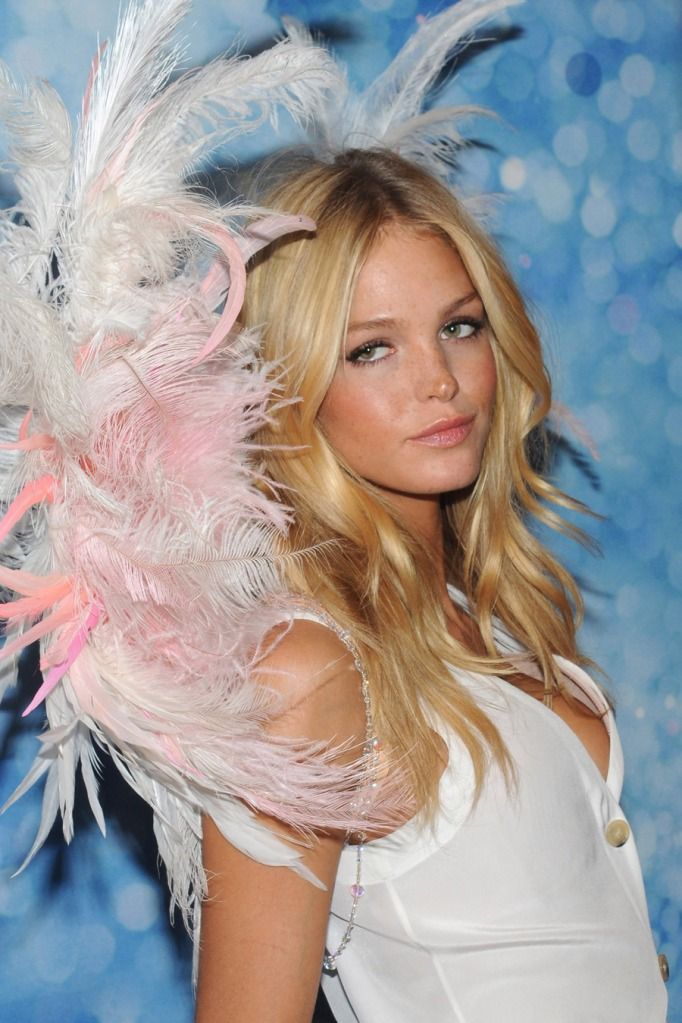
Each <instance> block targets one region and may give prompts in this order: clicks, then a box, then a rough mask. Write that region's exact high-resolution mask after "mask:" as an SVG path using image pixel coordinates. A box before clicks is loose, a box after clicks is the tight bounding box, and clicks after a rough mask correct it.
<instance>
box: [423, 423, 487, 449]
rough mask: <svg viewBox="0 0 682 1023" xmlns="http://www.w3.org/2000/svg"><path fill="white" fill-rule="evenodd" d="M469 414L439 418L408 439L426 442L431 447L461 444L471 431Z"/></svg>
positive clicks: (449, 446)
mask: <svg viewBox="0 0 682 1023" xmlns="http://www.w3.org/2000/svg"><path fill="white" fill-rule="evenodd" d="M475 418H476V417H475V416H473V415H471V416H458V417H457V418H456V419H439V420H438V422H437V423H433V425H432V426H428V427H427V428H426V430H423V431H422V433H418V434H417V436H416V437H410V440H412V441H414V442H415V443H417V444H426V445H427V446H428V447H432V448H452V447H456V446H457V444H461V443H462V441H463V440H466V438H467V437H468V436H469V434H470V433H471V428H472V427H473V425H474V419H475Z"/></svg>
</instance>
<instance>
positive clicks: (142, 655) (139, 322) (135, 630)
mask: <svg viewBox="0 0 682 1023" xmlns="http://www.w3.org/2000/svg"><path fill="white" fill-rule="evenodd" d="M187 8H188V3H187V2H186V0H147V2H146V3H144V4H142V5H141V6H132V7H130V8H129V10H128V11H127V13H126V14H125V15H124V16H123V17H122V20H121V22H120V25H119V28H118V31H117V34H116V37H115V39H114V41H113V43H112V44H111V46H108V47H105V48H102V49H101V51H100V53H99V54H98V56H97V58H96V60H95V62H94V64H93V68H92V74H91V78H90V83H89V85H88V89H87V93H86V97H85V100H84V103H83V111H82V116H81V120H80V123H79V125H78V129H77V131H76V133H75V138H74V140H73V141H72V139H71V127H70V123H69V118H68V116H67V114H66V112H65V110H64V108H63V106H62V104H61V102H60V100H59V98H58V96H57V95H56V94H55V93H54V91H53V90H52V89H51V88H50V87H49V86H48V85H46V84H45V83H42V82H35V83H31V84H29V85H28V86H26V87H22V86H20V85H18V84H16V83H15V82H14V81H13V79H12V77H11V75H10V74H9V72H8V71H6V70H5V69H3V70H2V77H1V79H0V105H1V107H2V113H3V115H4V118H5V122H6V124H7V126H8V129H9V134H10V137H11V144H12V148H11V153H10V156H11V159H12V161H13V163H14V165H15V167H16V184H17V189H18V191H19V195H20V200H19V203H18V205H17V207H16V208H15V209H14V210H13V211H7V212H5V214H4V215H3V216H2V220H0V224H1V228H0V231H1V235H0V243H1V244H0V265H1V274H0V289H1V296H2V300H1V302H0V336H1V338H2V343H1V345H0V379H1V381H2V384H1V386H2V402H3V405H4V407H5V413H4V419H3V424H2V429H3V432H2V435H1V436H0V440H2V449H1V451H0V455H1V456H2V463H1V464H2V471H1V473H0V499H2V501H3V504H4V517H3V518H2V520H1V522H0V543H2V550H3V552H4V556H3V558H2V560H1V561H0V565H1V566H2V567H0V586H2V587H4V588H5V589H6V590H9V591H10V592H11V594H12V597H11V599H10V600H9V601H8V602H6V603H5V604H4V606H2V608H0V616H1V617H2V618H3V619H5V621H6V622H7V630H6V641H5V644H4V647H3V648H2V649H0V657H2V658H3V659H4V661H5V662H7V661H8V660H10V659H15V658H16V657H17V656H18V654H19V653H20V652H21V650H23V649H24V648H25V647H26V646H27V645H28V644H29V643H32V642H33V641H35V640H40V642H41V668H42V673H43V681H42V684H41V685H40V687H39V689H38V691H37V692H36V693H35V696H34V698H33V699H32V701H31V703H30V705H29V706H28V707H27V709H26V713H29V712H31V711H32V710H33V709H34V708H35V707H36V706H37V705H38V704H39V703H41V702H43V701H44V703H45V707H46V713H47V719H48V725H49V727H48V729H47V731H45V732H44V733H43V734H42V735H41V737H40V740H41V749H40V752H39V753H38V755H37V757H36V759H35V762H34V764H33V766H32V768H31V769H30V771H29V773H28V775H27V777H26V778H25V779H24V781H23V782H22V784H21V785H20V786H19V788H18V789H17V791H16V792H15V793H14V795H13V796H12V797H11V799H10V801H9V802H10V803H11V802H13V801H14V800H15V799H16V798H18V797H19V796H20V795H21V794H22V793H23V792H25V791H26V789H27V788H28V787H29V786H30V785H32V784H33V783H34V782H35V781H37V780H38V779H39V778H41V777H43V776H45V788H44V798H43V812H42V819H41V823H40V827H39V830H38V834H37V835H36V838H35V842H34V844H33V847H32V849H31V851H30V853H29V856H28V859H30V858H31V856H32V855H33V854H34V853H35V851H36V850H37V849H38V848H39V847H40V845H41V844H42V843H43V841H44V840H45V838H46V836H47V834H48V832H49V830H50V827H51V825H52V823H53V821H54V819H55V817H56V815H57V813H58V812H59V811H60V812H61V816H62V819H63V830H64V835H65V838H66V839H67V841H68V840H69V839H70V838H71V835H72V832H73V801H74V782H75V776H76V773H77V771H78V769H80V771H81V774H82V777H83V779H84V782H85V788H86V791H87V795H88V798H89V801H90V805H91V807H92V810H93V813H94V815H95V817H96V819H97V821H98V823H99V826H100V828H101V829H102V831H104V820H103V816H102V811H101V808H100V804H99V800H98V791H97V788H98V786H97V750H98V749H99V748H101V749H103V750H107V751H108V752H109V754H110V755H111V756H112V758H113V760H114V761H115V763H116V764H117V766H118V768H119V769H120V771H121V773H122V774H123V776H124V777H125V778H126V779H127V781H128V782H129V783H130V784H131V786H132V787H133V788H134V789H135V790H136V791H137V792H138V793H139V794H140V795H141V796H142V797H143V798H144V799H145V800H147V802H148V803H149V804H150V805H151V807H152V809H153V812H154V827H155V832H156V838H157V840H158V844H159V850H160V853H161V856H162V857H163V859H164V861H165V863H166V866H167V870H168V877H169V882H170V886H171V892H172V899H173V903H174V904H176V905H178V906H179V907H180V909H181V910H182V913H183V915H184V917H185V920H186V922H188V923H190V922H191V919H192V916H193V914H194V912H195V910H196V904H197V903H196V899H197V895H198V896H201V894H202V893H203V891H204V881H205V879H204V875H203V870H202V866H201V856H200V836H201V814H202V813H208V814H210V815H211V817H213V818H214V820H215V821H216V823H217V824H218V826H219V827H220V829H221V830H222V832H223V833H224V834H225V835H226V837H227V838H228V839H229V840H230V841H231V842H232V843H233V844H234V845H236V846H237V847H239V848H241V849H243V850H244V851H246V852H248V853H249V854H250V855H252V856H255V857H257V858H258V859H260V860H262V861H264V862H272V863H275V862H276V863H286V864H288V865H290V866H292V867H293V868H294V869H298V870H300V871H301V872H303V873H305V870H304V868H303V867H302V866H301V865H300V864H299V863H298V858H299V857H298V853H297V851H296V850H295V849H294V848H292V847H289V846H285V845H284V844H283V843H282V842H281V841H279V840H278V839H277V838H275V836H274V835H273V834H271V833H270V832H268V831H267V829H265V828H264V827H263V826H262V825H259V824H258V823H257V822H256V821H255V819H254V817H253V814H252V813H251V812H250V810H249V809H248V808H247V804H248V805H249V806H252V807H256V808H258V809H259V810H262V811H265V812H268V813H271V814H274V815H275V816H277V817H280V818H282V819H284V820H286V821H288V822H289V823H290V824H291V825H293V826H295V827H298V828H301V829H302V830H305V829H306V828H310V827H312V826H313V824H315V825H317V826H333V827H347V826H352V825H353V823H354V822H356V823H357V821H358V819H359V814H358V809H357V805H355V804H354V803H353V802H352V800H351V798H350V795H351V794H352V791H353V787H354V785H355V783H357V780H358V771H359V763H360V760H361V759H362V758H359V761H358V765H356V767H354V768H350V769H342V768H340V767H337V766H335V764H334V758H333V751H329V750H322V749H320V748H318V747H312V746H306V745H302V744H300V743H299V744H297V743H291V742H288V741H285V740H279V741H278V740H274V739H272V738H268V737H267V736H266V735H265V733H264V729H263V725H264V722H265V721H266V720H267V718H268V716H269V715H270V714H272V713H276V709H277V708H276V706H274V704H273V700H274V697H273V695H272V694H268V693H267V691H265V690H264V689H262V688H259V687H258V686H256V685H255V684H254V683H253V682H252V681H251V669H252V667H253V664H254V661H255V659H256V658H257V656H258V651H259V648H260V644H261V643H262V641H263V637H264V636H265V635H266V634H267V632H268V630H269V629H270V628H271V626H272V625H273V623H274V622H276V621H281V620H282V617H283V613H284V612H283V606H284V605H285V604H286V600H285V598H284V596H283V595H282V593H281V584H280V580H279V574H278V555H277V538H278V536H279V535H280V534H281V533H282V531H284V530H286V528H287V512H286V509H285V508H284V506H283V505H282V504H281V502H279V501H274V500H271V499H269V498H268V497H266V496H264V493H263V491H262V490H261V489H260V487H259V473H258V453H257V451H254V450H253V446H252V444H251V441H250V438H251V436H252V434H253V433H254V431H255V430H256V429H257V428H258V426H259V425H261V424H262V423H263V422H264V421H265V419H266V418H267V417H268V416H269V415H270V414H271V413H272V408H273V401H274V402H275V403H276V400H277V397H276V393H274V392H273V384H272V377H273V374H272V372H271V370H272V367H268V366H263V365H260V364H259V362H258V359H257V357H256V350H255V345H256V341H257V339H256V338H255V337H254V336H253V335H251V334H249V333H244V332H241V333H239V332H238V330H237V328H236V327H235V321H236V317H237V315H238V313H239V309H240V306H241V302H242V297H243V292H244V280H245V268H244V262H245V259H247V258H248V257H249V256H250V255H252V254H253V252H255V251H257V249H258V248H259V247H260V246H261V245H263V244H267V242H268V240H270V239H272V238H274V237H277V236H279V235H280V234H282V233H284V232H286V231H291V230H310V229H311V228H312V227H313V226H314V225H312V224H311V223H310V222H306V221H304V220H302V219H301V218H287V217H282V216H272V217H265V218H264V219H261V220H260V221H258V222H257V223H256V224H255V225H254V226H253V227H252V229H251V230H250V231H247V232H246V233H244V232H241V231H240V229H239V227H238V224H239V223H240V220H241V218H242V217H243V216H244V215H247V214H248V215H249V216H250V217H252V216H253V210H252V209H247V208H246V207H231V208H228V209H222V208H220V207H219V206H218V205H217V204H216V203H212V202H211V201H210V200H209V199H208V198H207V197H205V196H201V195H199V194H198V193H197V192H196V191H192V190H191V189H190V188H189V187H187V185H186V179H187V175H188V174H189V173H190V172H191V171H192V170H193V169H195V168H196V166H197V163H198V161H200V160H201V158H202V157H203V156H205V154H206V153H207V152H209V151H210V150H211V149H212V148H213V147H215V146H216V145H218V144H222V143H224V142H225V140H228V141H229V140H230V139H231V138H233V137H234V136H235V135H236V134H238V133H243V132H246V131H252V130H254V129H255V128H256V127H258V126H259V125H260V124H261V123H263V121H264V120H266V119H271V120H272V119H274V118H275V117H276V115H277V110H278V109H279V108H282V107H283V108H285V109H286V110H288V111H289V112H290V113H291V114H292V115H293V116H294V118H298V119H301V118H303V117H306V116H310V113H311V111H314V110H315V108H316V106H317V104H318V103H319V102H321V101H322V99H323V97H324V93H325V90H326V89H327V88H328V87H329V86H330V84H333V83H334V82H335V81H336V71H335V69H334V68H333V66H332V65H331V64H330V61H329V58H328V57H327V56H326V54H325V53H324V52H323V51H321V50H319V49H317V48H315V47H312V46H310V45H309V44H308V43H306V44H305V45H302V44H301V43H299V42H297V41H296V40H293V39H289V40H284V41H283V42H281V43H279V44H277V45H275V46H274V47H273V48H272V49H270V50H268V51H266V52H264V53H262V54H260V55H259V56H258V57H254V58H252V59H241V58H237V57H233V58H231V59H227V60H221V61H216V62H214V63H212V64H210V65H208V66H206V67H204V68H201V69H199V70H197V71H194V72H192V73H188V74H184V75H181V76H180V77H177V78H172V75H173V73H174V72H175V71H176V69H177V67H178V63H179V60H180V56H181V54H180V51H179V50H178V49H177V48H172V47H171V38H172V35H173V33H174V31H175V29H176V26H177V24H178V22H179V21H180V19H181V18H182V16H183V15H184V14H185V13H186V10H187ZM275 391H276V388H275ZM3 678H4V684H5V685H6V684H7V683H8V682H10V681H11V673H9V672H4V674H3ZM306 876H309V877H310V879H311V880H314V878H313V877H312V875H309V874H307V875H306Z"/></svg>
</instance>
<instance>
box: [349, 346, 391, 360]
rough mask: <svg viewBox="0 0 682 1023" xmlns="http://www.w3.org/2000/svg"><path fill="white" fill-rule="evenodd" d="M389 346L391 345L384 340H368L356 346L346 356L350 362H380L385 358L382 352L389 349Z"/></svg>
mask: <svg viewBox="0 0 682 1023" xmlns="http://www.w3.org/2000/svg"><path fill="white" fill-rule="evenodd" d="M388 348H389V346H388V345H387V344H386V343H385V342H384V341H367V342H366V343H365V344H363V345H359V346H358V347H357V348H354V349H353V351H352V352H350V354H349V355H347V356H346V358H347V360H348V362H354V363H367V362H379V361H380V360H381V359H383V358H385V356H384V355H383V354H382V353H383V352H384V351H388Z"/></svg>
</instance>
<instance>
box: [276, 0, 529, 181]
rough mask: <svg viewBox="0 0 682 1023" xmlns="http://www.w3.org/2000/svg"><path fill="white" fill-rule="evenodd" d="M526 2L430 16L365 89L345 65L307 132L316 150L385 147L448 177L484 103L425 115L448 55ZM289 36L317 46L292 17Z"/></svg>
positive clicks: (479, 4) (487, 0)
mask: <svg viewBox="0 0 682 1023" xmlns="http://www.w3.org/2000/svg"><path fill="white" fill-rule="evenodd" d="M523 2H524V0H460V2H459V3H457V4H454V5H453V6H452V7H448V8H447V10H445V11H442V12H441V13H440V14H438V15H436V16H435V17H434V18H430V19H425V20H424V21H423V22H422V24H421V25H420V27H419V28H418V29H417V31H416V32H415V33H414V34H413V35H412V36H411V37H410V39H409V40H408V41H407V43H406V44H405V45H404V46H403V48H402V50H400V52H399V53H398V54H397V55H396V57H395V58H394V59H393V61H392V62H391V64H389V66H388V67H387V68H386V70H385V71H384V72H383V73H382V74H381V75H380V76H379V78H377V79H376V81H374V82H372V84H371V85H369V86H368V87H367V89H366V90H365V91H364V92H361V93H358V92H355V91H354V90H353V89H352V87H351V85H350V84H349V81H348V76H347V73H346V70H345V68H344V67H343V66H342V65H338V66H337V74H338V84H337V86H336V88H335V89H334V90H333V91H331V92H330V93H329V94H328V102H327V104H326V106H325V107H324V108H323V110H322V111H321V112H320V111H319V110H318V111H315V112H313V115H312V117H311V119H310V122H309V129H308V137H309V140H310V144H311V146H312V149H313V152H314V154H315V155H316V156H317V157H319V158H321V159H323V160H325V159H330V158H333V156H334V155H335V154H336V153H338V152H341V151H342V150H344V149H373V148H375V147H377V146H385V147H386V148H388V149H392V150H394V151H395V152H398V153H400V154H401V155H403V156H404V157H406V159H409V160H413V161H414V162H415V163H420V164H422V165H424V166H426V167H427V169H428V170H430V171H431V173H433V174H435V175H436V176H439V177H442V178H443V177H444V178H446V179H447V178H448V176H449V174H450V173H451V170H452V164H453V158H454V154H456V152H457V150H458V149H459V148H460V147H461V146H462V145H463V144H464V140H463V139H462V136H461V135H460V133H459V131H458V128H457V125H458V123H459V122H460V121H461V120H462V119H463V118H465V117H468V116H469V115H471V114H474V113H484V112H485V111H482V110H481V108H479V107H473V106H464V107H441V108H436V109H433V110H429V111H426V112H424V109H423V108H424V104H425V102H426V99H427V97H428V94H429V91H430V89H431V88H432V87H433V85H434V83H435V82H436V80H437V78H438V76H439V75H440V73H441V72H442V70H443V67H444V65H445V63H446V62H447V60H448V59H449V58H451V57H453V56H455V55H456V54H457V53H458V52H460V51H461V50H464V49H466V47H467V45H468V43H469V42H470V41H471V39H472V36H473V33H474V31H475V30H476V29H477V28H478V27H479V26H480V25H482V24H483V23H484V22H486V21H488V20H490V19H491V18H492V17H493V16H494V15H495V14H497V13H499V12H500V11H502V10H504V8H506V7H511V6H514V5H515V4H519V3H523ZM285 27H286V30H287V33H288V35H289V38H290V39H292V41H296V42H298V43H300V44H302V45H304V44H305V43H306V42H307V43H308V45H312V39H311V37H310V34H309V33H308V32H307V30H306V29H305V28H304V27H303V26H301V25H300V24H299V23H298V22H296V21H295V20H293V19H286V20H285Z"/></svg>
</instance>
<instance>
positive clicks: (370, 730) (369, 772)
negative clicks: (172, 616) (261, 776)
mask: <svg viewBox="0 0 682 1023" xmlns="http://www.w3.org/2000/svg"><path fill="white" fill-rule="evenodd" d="M303 616H305V617H306V618H309V619H312V620H314V621H317V622H319V623H320V624H321V625H325V626H326V627H327V628H328V629H331V631H332V632H334V633H336V635H337V636H338V637H339V639H340V640H341V642H342V643H343V645H344V646H345V647H346V649H347V650H348V651H349V652H350V654H351V656H352V658H353V664H354V665H355V669H356V671H357V673H358V675H359V676H360V686H361V691H362V699H363V703H364V705H365V743H364V746H363V749H362V756H363V759H364V761H365V781H364V783H363V785H362V788H361V789H360V791H359V793H358V797H357V799H356V800H355V803H354V805H355V806H357V808H358V809H359V810H360V816H362V812H363V807H364V808H365V812H366V808H367V807H368V806H369V805H370V803H371V802H372V798H373V795H374V790H375V789H376V786H377V774H378V766H379V754H380V749H381V743H380V742H379V740H378V738H377V737H376V736H375V735H374V722H373V718H372V701H371V697H370V691H369V679H368V677H367V672H366V671H365V666H364V664H363V663H362V660H361V658H360V654H359V652H358V648H357V647H356V645H355V642H354V640H353V637H352V636H351V634H350V633H349V632H348V630H347V629H343V628H342V627H341V626H340V625H339V624H338V622H335V621H334V619H333V618H331V617H330V616H329V615H328V614H326V612H324V611H321V610H319V609H318V608H310V607H306V608H305V609H302V614H301V617H303ZM355 838H356V840H357V844H356V846H355V880H354V883H353V884H352V885H351V888H350V893H351V898H352V902H351V907H350V912H349V914H348V922H347V924H346V929H345V931H344V932H343V936H342V938H341V941H340V942H339V945H338V947H337V948H336V950H335V951H334V952H329V951H326V952H325V954H324V958H323V960H322V969H323V971H324V972H325V973H330V974H334V973H336V963H337V960H338V958H339V956H340V955H341V954H342V953H343V951H344V949H345V948H346V947H347V946H348V944H349V942H350V939H351V934H352V932H353V927H354V925H355V917H356V915H357V911H358V904H359V902H360V899H361V898H362V896H363V895H364V894H365V889H364V888H363V886H362V850H363V846H364V843H365V841H366V839H367V836H366V834H365V833H364V831H359V832H357V833H356V835H355Z"/></svg>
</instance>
